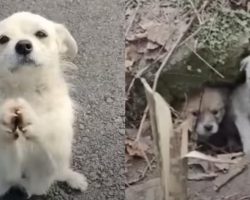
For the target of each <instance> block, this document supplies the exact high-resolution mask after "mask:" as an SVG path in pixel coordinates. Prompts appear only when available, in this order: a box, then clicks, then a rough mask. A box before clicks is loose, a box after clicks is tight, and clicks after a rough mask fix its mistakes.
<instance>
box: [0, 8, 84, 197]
mask: <svg viewBox="0 0 250 200" xmlns="http://www.w3.org/2000/svg"><path fill="white" fill-rule="evenodd" d="M38 30H43V31H45V32H46V33H47V34H48V37H46V38H37V37H36V36H35V33H36V32H37V31H38ZM2 35H6V36H8V37H9V38H10V40H9V41H8V42H7V43H6V44H0V195H3V194H4V193H6V191H7V190H8V189H9V188H10V187H11V186H14V185H19V186H21V187H24V188H25V189H26V191H27V193H28V194H29V195H33V194H36V195H40V194H45V193H46V192H47V190H48V189H49V187H50V185H51V184H52V183H53V182H54V181H66V182H67V183H68V184H69V185H70V186H71V187H73V188H75V189H80V190H82V191H84V190H85V189H86V188H87V181H86V179H85V177H84V176H83V175H82V174H79V173H77V172H75V171H73V170H72V169H71V168H70V159H71V144H72V139H73V127H72V125H73V120H74V116H73V107H72V106H73V105H72V101H71V99H70V97H69V91H68V87H67V84H66V82H65V80H64V78H63V74H62V66H61V62H62V58H65V57H68V58H73V57H74V56H75V55H76V53H77V44H76V42H75V40H74V39H73V37H72V36H71V34H70V33H69V31H68V30H67V29H66V28H65V27H64V26H63V25H61V24H57V23H55V22H52V21H50V20H47V19H45V18H43V17H41V16H39V15H35V14H32V13H29V12H18V13H15V14H13V15H11V16H10V17H8V18H6V19H4V20H3V21H1V22H0V36H2ZM23 39H25V40H29V41H30V42H31V43H32V46H33V50H32V52H31V54H30V55H29V58H30V59H31V60H32V63H25V62H20V60H21V59H22V58H20V56H19V55H18V54H17V53H16V52H15V45H16V44H17V42H18V41H20V40H23ZM17 113H19V116H21V119H22V122H20V123H21V125H20V126H21V127H22V128H20V129H18V130H17V133H15V134H18V136H19V137H18V138H17V139H16V138H15V136H14V134H13V133H12V132H11V130H10V129H11V128H12V127H13V117H14V116H16V115H17Z"/></svg>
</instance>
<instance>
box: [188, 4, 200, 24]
mask: <svg viewBox="0 0 250 200" xmlns="http://www.w3.org/2000/svg"><path fill="white" fill-rule="evenodd" d="M188 1H189V3H190V5H191V6H192V8H193V10H194V13H195V14H196V17H197V19H198V21H199V23H200V25H201V24H202V20H201V17H200V15H199V13H198V11H197V9H196V8H195V6H194V2H193V1H192V0H188Z"/></svg>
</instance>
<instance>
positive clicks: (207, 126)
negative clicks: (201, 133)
mask: <svg viewBox="0 0 250 200" xmlns="http://www.w3.org/2000/svg"><path fill="white" fill-rule="evenodd" d="M204 128H205V129H206V131H211V130H212V129H213V125H211V124H206V125H205V126H204Z"/></svg>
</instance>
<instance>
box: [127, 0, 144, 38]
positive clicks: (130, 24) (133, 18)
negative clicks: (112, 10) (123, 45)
mask: <svg viewBox="0 0 250 200" xmlns="http://www.w3.org/2000/svg"><path fill="white" fill-rule="evenodd" d="M140 7H141V2H140V1H139V0H137V7H136V9H135V13H134V15H133V17H132V19H131V21H130V23H129V25H128V28H127V30H126V32H125V37H126V36H127V35H128V33H129V31H130V29H131V27H132V25H133V23H134V21H135V17H136V15H137V13H138V10H139V8H140Z"/></svg>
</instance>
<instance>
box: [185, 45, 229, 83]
mask: <svg viewBox="0 0 250 200" xmlns="http://www.w3.org/2000/svg"><path fill="white" fill-rule="evenodd" d="M185 45H186V46H187V47H188V48H189V49H190V50H191V51H192V52H193V53H194V54H195V55H196V56H197V57H198V58H199V59H200V60H201V61H202V62H204V63H205V64H206V65H207V66H208V67H209V68H210V69H211V70H212V71H214V72H215V73H216V74H217V75H218V76H219V77H221V78H225V77H224V75H223V74H221V73H220V72H219V71H218V70H216V69H215V68H214V67H213V66H212V65H210V64H209V63H208V62H207V61H206V60H205V59H204V58H202V57H201V56H200V55H199V54H198V53H197V52H195V51H194V50H193V49H192V48H191V47H189V46H188V45H187V44H185Z"/></svg>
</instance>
